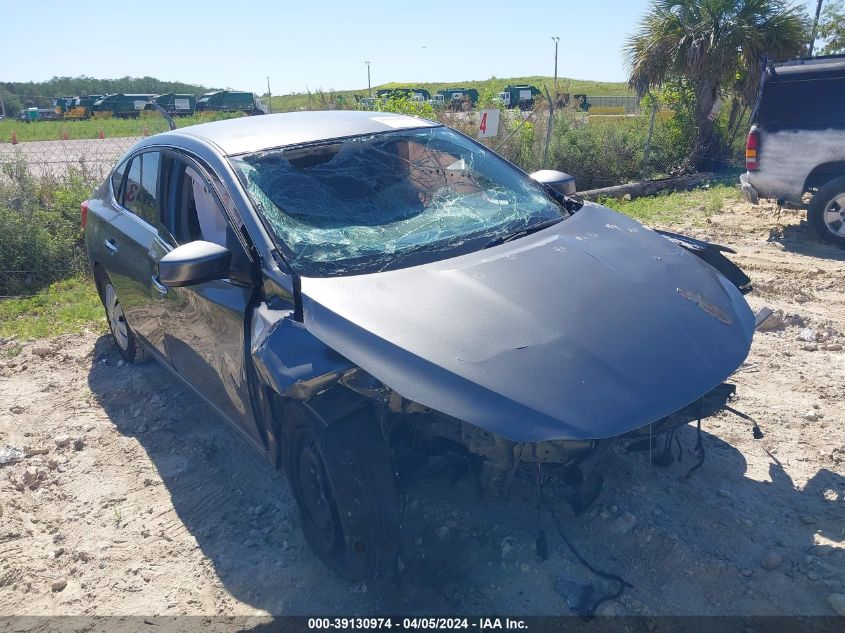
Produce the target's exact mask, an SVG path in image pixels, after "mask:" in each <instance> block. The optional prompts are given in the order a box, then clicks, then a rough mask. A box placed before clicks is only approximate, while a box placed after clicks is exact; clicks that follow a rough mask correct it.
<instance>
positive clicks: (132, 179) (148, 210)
mask: <svg viewBox="0 0 845 633" xmlns="http://www.w3.org/2000/svg"><path fill="white" fill-rule="evenodd" d="M159 157H160V153H159V152H146V153H144V154H140V155H138V156H136V157H135V158H133V159H132V163H131V164H130V166H129V174H128V176H127V178H126V184H125V186H124V194H123V206H124V207H126V208H127V209H128V210H129V211H131V212H132V213H134V214H135V215H137V216H138V217H139V218H141V219H143V220H145V221H146V222H147V223H149V224H151V225H152V226H156V225H158V224H159V223H160V219H159V211H158V201H157V189H158V165H159Z"/></svg>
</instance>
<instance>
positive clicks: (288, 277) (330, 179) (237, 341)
mask: <svg viewBox="0 0 845 633" xmlns="http://www.w3.org/2000/svg"><path fill="white" fill-rule="evenodd" d="M573 189H574V186H573V183H572V182H571V179H567V178H566V177H565V175H564V174H560V173H559V172H540V173H538V174H536V175H535V177H534V178H531V177H529V176H528V175H526V174H525V173H523V172H522V171H520V170H519V169H517V168H516V167H514V166H513V165H511V164H510V163H508V162H507V161H505V160H504V159H502V158H501V157H499V156H498V155H497V154H495V153H494V152H492V151H490V150H489V149H487V148H486V147H484V146H482V145H480V144H478V143H476V142H475V141H473V140H471V139H469V138H467V137H466V136H463V135H462V134H460V133H458V132H456V131H454V130H451V129H449V128H447V127H444V126H441V125H438V124H435V123H432V122H429V121H424V120H421V119H416V118H413V117H407V116H400V115H394V114H384V113H373V112H302V113H292V114H279V115H271V116H265V117H252V118H244V119H236V120H228V121H220V122H215V123H207V124H203V125H197V126H192V127H188V128H185V129H180V130H174V131H170V132H166V133H163V134H158V135H155V136H152V137H150V138H147V139H144V140H142V141H141V142H139V143H138V144H137V145H136V146H135V147H134V148H132V150H130V151H129V152H128V153H127V154H126V156H125V157H124V158H123V159H122V160H121V161H120V162H119V163H118V165H117V166H116V167H115V169H114V170H113V172H112V173H111V174H110V176H109V177H108V178H107V179H106V180H105V182H103V184H102V185H101V186H100V187H99V188H97V189H96V190H95V191H94V193H93V195H92V197H91V198H90V199H89V200H88V201H87V202H85V203H84V204H83V205H82V214H83V226H84V227H85V239H86V243H87V246H88V253H89V256H90V260H91V265H92V269H93V271H94V277H95V280H96V283H97V288H98V290H99V293H100V296H101V298H102V299H103V303H104V305H105V308H106V314H107V316H108V322H109V325H110V328H111V332H112V334H113V336H114V339H115V342H116V344H117V347H118V348H119V350H120V352H121V354H122V355H123V357H124V358H125V359H126V360H127V361H129V362H135V361H139V360H141V359H143V358H145V357H153V358H155V359H157V360H158V361H159V362H160V363H161V364H162V365H164V366H165V367H167V368H168V369H170V370H172V371H173V372H174V373H175V374H176V375H177V376H179V377H180V378H181V379H182V380H184V381H185V382H186V383H187V384H188V385H189V386H191V387H192V388H193V389H194V390H195V391H196V392H197V393H198V394H199V395H200V396H202V397H203V398H204V399H205V400H206V401H208V402H209V403H210V404H211V405H212V406H213V407H214V408H215V409H216V410H217V411H218V412H219V413H220V415H221V416H223V417H224V418H226V419H227V420H228V421H229V422H231V424H232V425H233V426H234V427H235V428H236V429H238V430H239V431H240V432H241V434H242V435H243V436H244V437H245V438H246V439H247V440H248V441H249V442H250V443H251V444H253V445H254V446H255V447H256V448H257V449H258V450H259V451H260V452H261V453H262V454H263V455H265V456H266V458H267V460H268V461H269V462H270V463H271V464H273V465H274V466H276V467H278V468H284V469H285V471H286V473H287V476H288V478H289V481H290V484H291V489H292V491H293V493H294V496H295V497H296V500H297V502H298V505H299V508H300V510H301V514H302V525H303V530H304V533H305V535H306V537H307V539H308V541H309V543H310V544H311V546H312V547H313V549H314V550H315V552H316V553H317V554H318V555H319V556H320V558H321V559H322V560H324V561H325V562H326V563H327V564H328V565H329V566H330V567H332V568H333V569H334V570H336V571H337V572H338V573H340V574H341V575H343V576H345V577H347V578H352V579H359V578H368V577H372V576H374V575H377V574H380V573H383V572H385V571H389V570H390V569H391V568H393V566H394V565H395V560H396V553H397V549H398V542H399V528H400V503H399V494H400V493H399V490H400V488H399V486H400V480H401V478H400V477H399V474H400V473H405V472H408V471H410V470H412V465H413V463H415V460H416V461H419V456H420V455H423V456H424V455H427V454H431V453H436V452H441V451H452V452H456V453H459V454H462V455H464V456H466V457H467V458H468V459H467V462H468V463H469V464H470V465H471V469H472V471H473V473H474V475H475V476H476V478H477V481H478V484H479V487H480V488H481V489H484V490H489V491H493V492H498V493H504V494H506V493H507V490H508V487H509V485H510V483H511V482H512V480H513V478H514V475H515V474H516V473H517V472H518V471H519V470H520V467H522V466H528V467H531V468H533V469H534V471H536V470H537V469H538V468H540V467H541V466H542V468H543V469H544V473H548V474H549V475H550V476H552V475H554V476H555V477H557V478H558V479H559V481H560V482H562V490H563V493H562V494H563V495H564V497H565V498H566V499H567V500H568V501H569V502H570V503H571V504H572V506H573V508H574V509H575V510H576V511H578V510H580V509H583V508H584V507H585V506H586V505H587V504H588V503H589V502H590V501H591V500H592V498H593V497H595V495H596V494H597V492H598V489H599V483H600V479H598V478H597V476H596V474H595V471H594V470H593V468H594V466H595V464H596V462H597V461H598V460H599V458H600V457H601V455H602V454H603V453H604V452H605V451H607V449H608V448H609V447H610V446H611V445H612V444H613V442H614V441H616V440H617V439H618V438H620V437H637V436H639V437H645V438H646V441H648V442H650V444H649V445H650V446H653V442H654V440H655V438H656V437H658V436H660V437H663V438H666V437H670V438H671V433H672V432H673V431H674V429H676V428H677V427H678V426H680V425H683V424H687V423H689V422H691V421H695V420H699V421H700V420H701V418H702V417H706V416H707V415H710V414H712V413H714V412H715V411H718V410H719V409H721V408H722V407H724V406H726V401H727V399H728V398H729V396H730V395H731V393H732V391H733V387H732V386H731V385H728V384H725V383H724V381H725V380H726V378H728V377H729V376H730V375H731V374H732V373H733V372H734V370H736V369H737V367H739V365H740V364H741V363H742V362H743V360H744V359H745V357H746V355H747V354H748V351H749V347H750V345H751V338H752V333H753V329H754V315H753V314H752V313H751V310H750V309H749V307H748V305H747V304H746V302H745V300H744V298H743V296H742V293H743V291H745V290H747V289H748V288H749V287H750V286H749V280H748V278H747V277H746V276H745V275H744V274H743V273H742V271H740V270H739V269H738V268H736V267H735V266H734V265H733V264H732V263H731V262H730V261H729V260H728V259H726V258H725V257H724V255H723V254H722V251H724V250H726V249H723V248H722V247H718V246H715V245H712V244H708V243H705V242H699V241H696V240H692V239H690V238H686V237H683V236H679V235H672V234H665V233H660V232H656V231H653V230H650V229H648V228H645V227H643V226H642V225H640V224H638V223H637V222H635V221H633V220H631V219H630V218H627V217H625V216H623V215H620V214H618V213H616V212H614V211H612V210H610V209H607V208H605V207H602V206H598V205H595V204H589V203H583V202H581V201H579V200H578V199H577V198H575V197H574V196H573V193H574V191H573Z"/></svg>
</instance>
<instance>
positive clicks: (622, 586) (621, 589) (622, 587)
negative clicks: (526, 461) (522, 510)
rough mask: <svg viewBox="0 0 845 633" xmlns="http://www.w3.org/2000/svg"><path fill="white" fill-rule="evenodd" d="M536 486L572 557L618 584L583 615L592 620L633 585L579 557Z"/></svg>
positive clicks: (553, 510)
mask: <svg viewBox="0 0 845 633" xmlns="http://www.w3.org/2000/svg"><path fill="white" fill-rule="evenodd" d="M537 466H538V468H539V463H538V464H537ZM538 484H539V489H540V503H542V504H544V505H545V506H546V507H547V508H548V510H549V514H550V515H551V517H552V522H553V523H554V524H555V529H557V533H558V535H559V536H560V540H562V541H563V542H564V544H565V545H566V547H567V548H569V551H570V552H571V553H572V555H573V556H574V557H575V558H576V559H578V562H579V563H581V564H582V565H583V566H584V567H586V568H587V569H589V570H590V571H591V572H592V573H594V574H595V575H596V576H599V577H601V578H604V579H606V580H612V581H614V582H618V583H619V589H618V590H617V591H616V592H614V593H610V594H606V595H604V596H602V597H601V598H599V599H598V600H597V601H596V602H595V603H594V604H593V605H592V606H591V607H590V608H589V609H588V610H587V612H586V613H585V614H584V618H585V619H587V620H589V619H592V618H593V617H594V616H595V614H596V609H598V608H599V606H601V605H602V604H604V603H605V602H609V601H611V600H616V598H618V597H619V596H621V595H622V594H623V593H624V591H625V588H626V587H629V588H632V587H633V586H634V585H632V584H631V583H629V582H628V581H627V580H625V579H624V578H622V576H619V575H618V574H612V573H610V572H606V571H602V570H601V569H597V568H595V567H593V566H592V565H591V564H590V562H589V561H588V560H587V559H586V558H584V557H583V556H582V555H581V552H579V551H578V550H577V549H576V548H575V546H574V545H573V544H572V542H571V541H570V540H569V539H568V538H567V537H566V534H565V533H564V531H563V526H561V524H560V519H559V518H558V516H557V512H555V509H554V507H553V506H552V504H551V503H549V502H548V500H547V499H546V496H545V494H543V486H542V483H540V482H539V481H538Z"/></svg>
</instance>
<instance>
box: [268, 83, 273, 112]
mask: <svg viewBox="0 0 845 633" xmlns="http://www.w3.org/2000/svg"><path fill="white" fill-rule="evenodd" d="M267 108H268V109H269V110H270V114H273V95H272V94H271V93H270V75H267Z"/></svg>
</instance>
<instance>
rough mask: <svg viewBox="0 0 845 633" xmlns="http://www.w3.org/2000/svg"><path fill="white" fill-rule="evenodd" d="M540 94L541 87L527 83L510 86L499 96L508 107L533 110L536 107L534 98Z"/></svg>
mask: <svg viewBox="0 0 845 633" xmlns="http://www.w3.org/2000/svg"><path fill="white" fill-rule="evenodd" d="M538 94H540V89H539V88H537V87H535V86H528V85H525V86H508V87H507V88H505V89H504V90H503V91H502V92H500V93H499V95H498V96H499V99H500V100H501V102H502V103H503V104H504V106H505V107H506V108H519V109H520V110H531V109H532V108H533V107H534V98H535V97H536V96H537V95H538Z"/></svg>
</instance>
